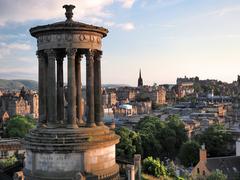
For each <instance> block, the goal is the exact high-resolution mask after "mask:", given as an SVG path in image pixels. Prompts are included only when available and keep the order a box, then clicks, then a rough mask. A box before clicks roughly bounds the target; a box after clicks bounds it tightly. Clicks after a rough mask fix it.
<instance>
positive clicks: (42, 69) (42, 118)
mask: <svg viewBox="0 0 240 180" xmlns="http://www.w3.org/2000/svg"><path fill="white" fill-rule="evenodd" d="M37 56H38V96H39V120H38V127H43V126H44V125H46V123H47V116H46V115H47V110H46V109H47V100H46V90H47V87H46V71H47V61H46V57H45V55H44V52H43V51H37Z"/></svg>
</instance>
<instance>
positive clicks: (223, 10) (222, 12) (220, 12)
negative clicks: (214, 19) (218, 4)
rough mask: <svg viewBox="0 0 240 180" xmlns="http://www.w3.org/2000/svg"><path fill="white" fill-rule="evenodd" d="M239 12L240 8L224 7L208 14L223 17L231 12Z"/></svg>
mask: <svg viewBox="0 0 240 180" xmlns="http://www.w3.org/2000/svg"><path fill="white" fill-rule="evenodd" d="M239 11H240V6H234V7H224V8H221V9H217V10H214V11H212V12H210V13H209V15H217V16H224V15H226V14H229V13H233V12H239Z"/></svg>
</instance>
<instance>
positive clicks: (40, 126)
mask: <svg viewBox="0 0 240 180" xmlns="http://www.w3.org/2000/svg"><path fill="white" fill-rule="evenodd" d="M37 128H47V124H45V123H41V124H38V125H37Z"/></svg>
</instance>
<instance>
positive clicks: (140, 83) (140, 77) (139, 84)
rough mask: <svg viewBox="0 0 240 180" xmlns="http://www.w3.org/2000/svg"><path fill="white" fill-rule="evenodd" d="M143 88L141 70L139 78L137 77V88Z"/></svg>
mask: <svg viewBox="0 0 240 180" xmlns="http://www.w3.org/2000/svg"><path fill="white" fill-rule="evenodd" d="M142 86H143V79H142V74H141V69H140V70H139V77H138V87H142Z"/></svg>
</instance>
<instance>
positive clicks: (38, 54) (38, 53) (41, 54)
mask: <svg viewBox="0 0 240 180" xmlns="http://www.w3.org/2000/svg"><path fill="white" fill-rule="evenodd" d="M36 55H37V57H38V59H39V58H43V57H44V56H45V54H44V51H36Z"/></svg>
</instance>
